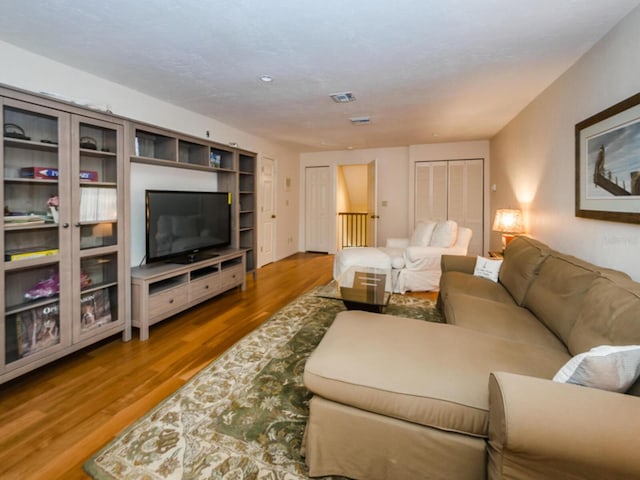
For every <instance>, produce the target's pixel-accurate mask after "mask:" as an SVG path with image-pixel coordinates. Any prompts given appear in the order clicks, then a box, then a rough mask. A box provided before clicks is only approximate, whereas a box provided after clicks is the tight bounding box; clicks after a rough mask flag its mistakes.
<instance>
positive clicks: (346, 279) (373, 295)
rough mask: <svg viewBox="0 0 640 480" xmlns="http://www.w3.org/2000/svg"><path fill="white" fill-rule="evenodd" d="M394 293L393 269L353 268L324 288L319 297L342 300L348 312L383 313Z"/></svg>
mask: <svg viewBox="0 0 640 480" xmlns="http://www.w3.org/2000/svg"><path fill="white" fill-rule="evenodd" d="M392 291H393V278H392V275H391V269H385V268H373V267H359V266H352V267H349V268H348V269H347V270H345V271H344V272H343V273H342V275H340V277H339V278H338V280H337V281H333V282H331V283H329V284H328V285H326V286H325V287H322V288H321V290H320V291H319V292H318V294H317V295H318V296H319V297H324V298H333V299H336V300H342V302H343V303H344V306H345V307H346V308H347V310H364V311H367V312H377V313H382V312H383V310H384V307H386V306H387V305H388V304H389V300H390V299H391V293H392Z"/></svg>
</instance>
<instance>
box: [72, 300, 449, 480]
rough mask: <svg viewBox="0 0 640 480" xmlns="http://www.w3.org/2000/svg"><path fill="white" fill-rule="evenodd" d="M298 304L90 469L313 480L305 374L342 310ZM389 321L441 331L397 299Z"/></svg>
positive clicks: (424, 308) (425, 308)
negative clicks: (303, 451)
mask: <svg viewBox="0 0 640 480" xmlns="http://www.w3.org/2000/svg"><path fill="white" fill-rule="evenodd" d="M319 291H320V290H319V289H313V290H311V291H310V292H308V293H306V294H304V295H302V296H300V297H298V298H297V299H296V300H294V301H293V302H292V303H290V304H288V305H286V306H285V307H284V308H282V309H281V310H280V311H279V312H277V313H276V314H274V315H273V316H272V317H271V318H270V319H269V320H267V321H266V322H265V323H264V324H262V325H261V326H260V327H259V328H257V329H256V330H254V331H253V332H252V333H250V334H249V335H247V336H246V337H245V338H243V339H242V340H240V341H239V342H238V343H236V344H235V345H234V346H233V347H231V348H230V349H229V350H227V351H226V352H225V353H224V354H223V355H221V356H220V357H219V358H218V359H216V360H215V361H214V362H212V363H211V364H210V365H209V366H207V367H205V368H204V369H203V370H202V371H201V372H199V373H198V374H197V375H196V376H195V377H194V378H193V379H191V380H190V381H189V382H187V383H186V384H185V385H184V386H183V387H182V388H180V389H179V390H178V391H176V392H175V393H174V394H172V395H171V396H170V397H168V398H167V399H165V400H164V401H163V402H161V403H160V404H159V405H158V406H156V407H155V408H154V409H153V410H151V411H150V412H149V413H148V414H146V415H145V416H144V417H143V418H141V419H140V420H138V421H137V422H136V423H134V424H133V425H131V426H130V427H129V428H128V429H126V430H125V431H124V432H123V433H121V434H120V435H119V436H118V437H117V438H116V439H115V440H114V441H112V442H111V443H109V444H108V445H107V446H106V447H104V448H103V449H102V450H101V451H99V452H98V453H97V454H95V455H94V456H93V457H92V458H91V459H90V460H89V461H88V462H87V463H86V464H85V466H84V468H85V470H86V472H87V473H89V474H90V475H91V476H92V477H93V478H95V479H100V480H103V479H110V480H111V479H118V480H124V479H131V480H134V479H135V480H139V479H149V480H151V479H205V478H206V479H228V480H231V479H233V480H246V479H256V480H258V479H259V480H263V479H264V480H266V479H269V480H298V479H306V478H308V477H307V468H306V465H305V463H304V458H302V457H301V456H300V452H299V451H300V444H301V441H302V435H303V432H304V429H305V426H306V422H307V417H308V401H309V399H310V397H311V395H310V393H309V392H308V391H307V390H306V389H305V387H304V385H303V383H302V374H303V370H304V365H305V362H306V359H307V357H308V356H309V354H310V353H311V352H312V351H313V350H314V348H315V347H316V345H318V343H319V342H320V340H321V338H322V336H323V335H324V333H325V331H326V330H327V328H328V327H329V325H331V323H332V322H333V320H334V318H335V316H336V314H337V313H338V312H340V311H341V310H344V306H343V305H342V302H340V301H338V300H331V299H326V298H321V297H319V296H317V294H318V293H319ZM385 313H389V314H393V315H399V316H404V317H410V318H417V319H422V320H427V321H435V322H439V321H441V317H440V315H439V313H438V311H437V310H436V309H435V308H434V306H433V302H431V301H429V300H422V299H418V298H415V297H409V296H403V295H393V296H392V298H391V302H390V304H389V305H388V307H387V309H386V311H385Z"/></svg>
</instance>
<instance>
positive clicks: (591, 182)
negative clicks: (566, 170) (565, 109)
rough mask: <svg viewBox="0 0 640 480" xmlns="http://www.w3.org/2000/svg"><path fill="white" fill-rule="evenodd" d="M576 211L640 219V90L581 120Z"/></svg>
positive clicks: (623, 219)
mask: <svg viewBox="0 0 640 480" xmlns="http://www.w3.org/2000/svg"><path fill="white" fill-rule="evenodd" d="M575 141H576V181H575V192H576V199H575V202H576V205H575V212H576V213H575V214H576V217H584V218H593V219H597V220H609V221H613V222H626V223H640V215H638V212H640V93H637V94H635V95H633V96H632V97H629V98H627V99H626V100H623V101H622V102H620V103H617V104H616V105H613V106H612V107H609V108H607V109H606V110H603V111H602V112H600V113H597V114H595V115H593V116H592V117H589V118H587V119H586V120H583V121H582V122H580V123H578V124H576V129H575Z"/></svg>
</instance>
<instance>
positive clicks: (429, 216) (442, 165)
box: [414, 162, 448, 223]
mask: <svg viewBox="0 0 640 480" xmlns="http://www.w3.org/2000/svg"><path fill="white" fill-rule="evenodd" d="M447 168H448V166H447V162H417V163H416V177H415V178H416V189H415V191H416V197H415V209H414V211H415V219H414V220H415V221H414V223H418V222H421V221H423V222H424V221H442V220H446V219H447Z"/></svg>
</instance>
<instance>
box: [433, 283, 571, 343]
mask: <svg viewBox="0 0 640 480" xmlns="http://www.w3.org/2000/svg"><path fill="white" fill-rule="evenodd" d="M444 315H445V318H446V319H447V323H450V324H452V325H458V326H459V327H464V328H469V329H471V330H476V331H478V332H482V333H486V334H488V335H495V336H497V337H502V338H506V339H508V340H512V341H514V342H522V343H530V344H533V345H538V346H541V347H546V348H552V349H554V350H558V351H560V352H563V353H567V348H566V347H565V345H564V344H563V343H562V342H561V341H560V340H558V337H556V336H555V335H554V334H553V333H552V332H551V330H549V329H548V328H547V327H545V326H544V325H543V324H542V323H540V321H539V320H538V319H537V318H536V317H535V315H533V314H532V313H531V312H530V311H529V310H527V309H526V308H522V307H519V306H517V305H516V304H514V303H502V302H494V301H491V300H486V299H483V298H478V297H473V296H470V295H466V294H461V293H455V294H451V295H449V296H448V297H447V302H446V304H445V305H444Z"/></svg>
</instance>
